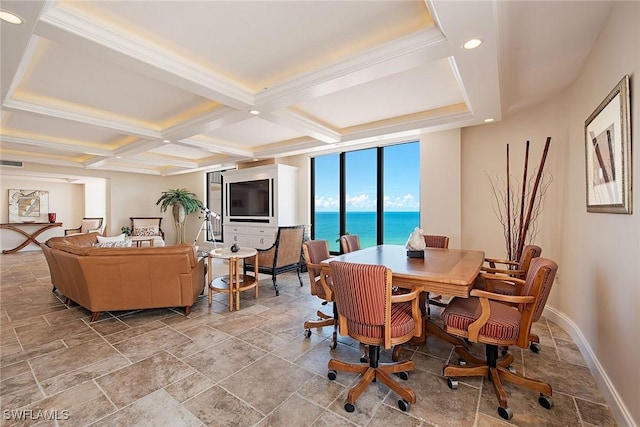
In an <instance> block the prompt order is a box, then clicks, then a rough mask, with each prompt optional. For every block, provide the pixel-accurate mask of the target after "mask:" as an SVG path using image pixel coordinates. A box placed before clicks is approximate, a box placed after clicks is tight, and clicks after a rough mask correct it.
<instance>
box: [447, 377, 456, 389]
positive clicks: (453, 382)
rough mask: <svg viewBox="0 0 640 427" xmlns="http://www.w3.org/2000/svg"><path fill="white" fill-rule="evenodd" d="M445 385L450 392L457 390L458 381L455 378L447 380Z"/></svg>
mask: <svg viewBox="0 0 640 427" xmlns="http://www.w3.org/2000/svg"><path fill="white" fill-rule="evenodd" d="M447 385H448V386H449V388H450V389H451V390H456V389H457V388H458V380H456V379H455V378H447Z"/></svg>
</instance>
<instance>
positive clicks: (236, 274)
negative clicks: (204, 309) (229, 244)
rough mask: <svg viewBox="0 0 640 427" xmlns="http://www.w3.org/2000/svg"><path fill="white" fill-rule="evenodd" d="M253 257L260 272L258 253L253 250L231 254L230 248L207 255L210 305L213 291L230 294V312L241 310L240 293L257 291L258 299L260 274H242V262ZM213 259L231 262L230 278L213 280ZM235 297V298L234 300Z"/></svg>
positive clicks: (213, 251) (242, 250)
mask: <svg viewBox="0 0 640 427" xmlns="http://www.w3.org/2000/svg"><path fill="white" fill-rule="evenodd" d="M250 257H253V258H254V260H253V262H254V263H255V266H256V271H257V270H258V268H257V266H258V251H257V250H255V249H253V248H241V249H240V250H239V251H238V252H231V250H230V249H229V248H220V249H214V250H212V251H211V252H209V253H208V254H207V258H208V268H207V282H208V283H209V305H211V303H212V302H213V291H217V292H228V293H229V311H233V309H234V299H235V309H236V310H240V292H242V291H246V290H248V289H251V288H253V289H255V298H256V299H257V298H258V273H255V272H254V275H253V276H250V275H248V274H241V273H240V260H241V259H242V260H244V259H245V258H250ZM213 258H218V259H226V260H228V261H229V276H228V277H227V276H221V277H217V278H215V279H212V274H213V273H212V271H213V269H212V268H211V260H212V259H213ZM234 297H235V298H234Z"/></svg>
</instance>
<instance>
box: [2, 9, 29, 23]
mask: <svg viewBox="0 0 640 427" xmlns="http://www.w3.org/2000/svg"><path fill="white" fill-rule="evenodd" d="M0 19H2V20H3V21H4V22H8V23H9V24H16V25H18V24H22V23H23V22H24V19H22V18H20V17H19V16H18V15H16V14H15V13H11V12H8V11H6V10H0Z"/></svg>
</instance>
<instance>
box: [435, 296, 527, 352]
mask: <svg viewBox="0 0 640 427" xmlns="http://www.w3.org/2000/svg"><path fill="white" fill-rule="evenodd" d="M489 307H490V308H491V315H490V316H489V320H487V323H485V324H484V325H483V326H482V328H480V335H482V336H484V337H487V338H492V339H497V340H500V341H513V342H514V343H515V342H516V341H517V340H518V334H519V331H520V321H521V319H522V313H520V312H519V311H518V309H516V308H514V307H510V306H508V305H506V304H502V303H499V302H495V301H489ZM481 312H482V309H481V307H480V300H479V299H478V298H454V299H453V300H451V302H450V303H449V304H448V305H447V308H445V310H444V312H443V313H442V321H443V322H444V324H445V325H446V326H445V327H446V328H447V329H449V328H453V329H456V330H458V331H466V330H467V329H468V328H469V325H470V324H471V323H473V322H475V321H476V320H478V318H479V317H480V313H481Z"/></svg>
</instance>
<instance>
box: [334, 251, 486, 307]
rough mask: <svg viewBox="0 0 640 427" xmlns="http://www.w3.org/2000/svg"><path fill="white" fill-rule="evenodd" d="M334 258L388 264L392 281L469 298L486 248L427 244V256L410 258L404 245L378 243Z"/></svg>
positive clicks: (361, 262) (394, 283)
mask: <svg viewBox="0 0 640 427" xmlns="http://www.w3.org/2000/svg"><path fill="white" fill-rule="evenodd" d="M333 261H344V262H353V263H359V264H376V265H385V266H387V267H388V268H390V269H391V271H392V278H393V285H394V286H400V287H403V288H416V287H422V289H423V290H424V291H426V292H432V293H439V294H443V295H449V296H459V297H464V298H467V297H468V296H469V292H470V291H471V288H472V287H473V282H474V280H475V278H476V276H477V275H478V273H479V272H480V268H481V267H482V263H483V261H484V252H482V251H474V250H466V249H441V248H427V249H425V251H424V258H409V257H408V256H407V250H406V248H405V247H404V246H402V245H379V246H374V247H370V248H364V249H360V250H357V251H353V252H349V253H346V254H343V255H338V256H335V257H332V258H329V259H327V260H325V261H323V263H325V264H327V268H329V263H330V262H333Z"/></svg>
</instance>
